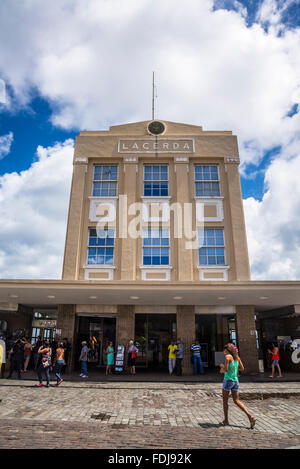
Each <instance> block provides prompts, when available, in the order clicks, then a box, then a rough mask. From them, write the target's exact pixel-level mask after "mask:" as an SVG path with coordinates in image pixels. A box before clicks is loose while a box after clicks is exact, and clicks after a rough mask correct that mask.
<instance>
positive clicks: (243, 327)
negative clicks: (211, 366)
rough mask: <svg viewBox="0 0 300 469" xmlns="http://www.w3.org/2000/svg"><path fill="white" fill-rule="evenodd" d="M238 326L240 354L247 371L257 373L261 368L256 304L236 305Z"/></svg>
mask: <svg viewBox="0 0 300 469" xmlns="http://www.w3.org/2000/svg"><path fill="white" fill-rule="evenodd" d="M236 327H237V337H238V347H239V354H240V357H241V360H242V362H243V364H244V367H245V373H257V372H258V371H259V370H258V350H257V345H256V335H255V329H256V325H255V318H254V306H251V305H250V306H248V305H247V306H244V305H242V306H236Z"/></svg>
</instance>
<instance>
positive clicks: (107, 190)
mask: <svg viewBox="0 0 300 469" xmlns="http://www.w3.org/2000/svg"><path fill="white" fill-rule="evenodd" d="M117 183H118V166H117V165H95V166H94V178H93V196H95V197H114V196H116V195H117Z"/></svg>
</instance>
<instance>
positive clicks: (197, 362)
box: [191, 340, 204, 375]
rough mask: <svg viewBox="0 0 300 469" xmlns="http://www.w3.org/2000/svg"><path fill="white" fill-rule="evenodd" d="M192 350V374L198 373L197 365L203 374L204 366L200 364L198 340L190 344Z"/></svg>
mask: <svg viewBox="0 0 300 469" xmlns="http://www.w3.org/2000/svg"><path fill="white" fill-rule="evenodd" d="M191 352H192V361H193V364H194V375H196V374H197V373H198V366H199V371H200V374H201V375H204V368H203V365H202V358H201V345H200V343H199V340H195V343H194V344H192V346H191Z"/></svg>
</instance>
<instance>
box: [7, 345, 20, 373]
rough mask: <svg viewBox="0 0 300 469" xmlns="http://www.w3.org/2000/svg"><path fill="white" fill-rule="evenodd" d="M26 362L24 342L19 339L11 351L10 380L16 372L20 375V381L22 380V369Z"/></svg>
mask: <svg viewBox="0 0 300 469" xmlns="http://www.w3.org/2000/svg"><path fill="white" fill-rule="evenodd" d="M23 362H24V342H23V341H22V340H21V339H17V340H16V342H15V343H14V345H13V346H12V348H11V350H10V371H9V375H8V378H11V377H12V374H13V372H14V371H16V372H17V373H18V379H21V369H22V365H23Z"/></svg>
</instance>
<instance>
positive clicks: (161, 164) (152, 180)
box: [143, 163, 170, 198]
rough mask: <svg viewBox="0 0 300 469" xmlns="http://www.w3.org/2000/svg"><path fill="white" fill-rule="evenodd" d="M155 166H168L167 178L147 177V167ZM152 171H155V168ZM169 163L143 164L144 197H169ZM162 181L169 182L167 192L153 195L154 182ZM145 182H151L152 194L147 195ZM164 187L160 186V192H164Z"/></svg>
mask: <svg viewBox="0 0 300 469" xmlns="http://www.w3.org/2000/svg"><path fill="white" fill-rule="evenodd" d="M155 166H159V167H161V168H162V167H164V166H165V167H166V168H167V179H146V178H145V168H146V167H152V168H154V167H155ZM152 173H153V170H152ZM169 178H170V177H169V164H168V163H159V164H152V163H144V165H143V197H154V198H155V197H156V198H161V197H169ZM160 183H164V184H167V194H165V195H161V194H160V195H153V190H154V188H153V186H152V185H153V184H160ZM145 184H151V186H152V187H151V189H150V192H151V195H146V194H145ZM162 190H163V189H162V188H161V187H160V188H159V192H160V193H161V192H162Z"/></svg>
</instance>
